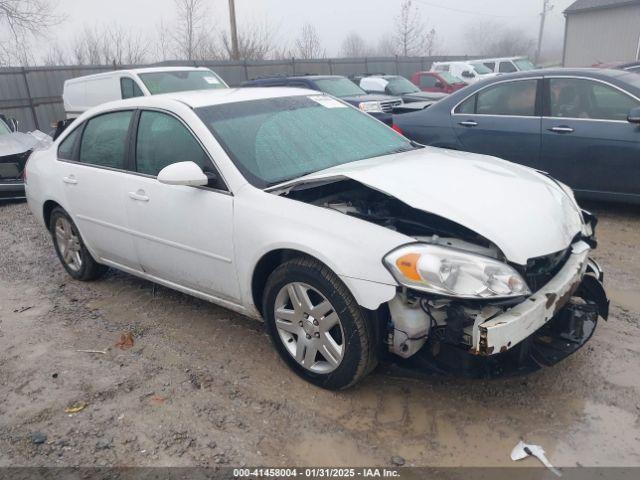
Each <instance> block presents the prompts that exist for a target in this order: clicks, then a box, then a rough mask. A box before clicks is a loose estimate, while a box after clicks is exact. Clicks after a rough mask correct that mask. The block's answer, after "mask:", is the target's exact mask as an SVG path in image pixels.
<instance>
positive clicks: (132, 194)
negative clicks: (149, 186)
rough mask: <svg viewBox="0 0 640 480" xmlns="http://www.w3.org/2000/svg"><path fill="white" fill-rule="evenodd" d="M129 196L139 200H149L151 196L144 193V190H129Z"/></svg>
mask: <svg viewBox="0 0 640 480" xmlns="http://www.w3.org/2000/svg"><path fill="white" fill-rule="evenodd" d="M129 198H132V199H133V200H137V201H138V202H148V201H149V197H147V196H146V195H145V194H144V190H138V191H137V192H129Z"/></svg>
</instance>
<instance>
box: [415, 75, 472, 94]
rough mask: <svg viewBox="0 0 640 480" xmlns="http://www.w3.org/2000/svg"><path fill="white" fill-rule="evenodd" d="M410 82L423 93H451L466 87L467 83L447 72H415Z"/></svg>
mask: <svg viewBox="0 0 640 480" xmlns="http://www.w3.org/2000/svg"><path fill="white" fill-rule="evenodd" d="M411 82H412V83H413V84H414V85H417V86H418V87H419V88H420V90H422V91H423V92H442V93H453V92H455V91H456V90H460V89H461V88H463V87H466V86H467V83H466V82H464V81H462V80H461V79H459V78H458V77H455V76H453V75H451V74H450V73H449V72H416V73H414V74H413V75H411Z"/></svg>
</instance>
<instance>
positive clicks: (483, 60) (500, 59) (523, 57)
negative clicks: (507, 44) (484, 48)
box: [473, 55, 529, 62]
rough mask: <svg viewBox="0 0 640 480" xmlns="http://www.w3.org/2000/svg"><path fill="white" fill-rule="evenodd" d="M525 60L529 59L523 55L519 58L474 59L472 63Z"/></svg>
mask: <svg viewBox="0 0 640 480" xmlns="http://www.w3.org/2000/svg"><path fill="white" fill-rule="evenodd" d="M525 59H527V60H528V59H529V57H526V56H524V55H522V56H519V57H495V58H476V59H474V60H473V61H474V62H500V61H504V60H525Z"/></svg>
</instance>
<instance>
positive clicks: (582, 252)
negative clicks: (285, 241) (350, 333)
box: [285, 180, 609, 377]
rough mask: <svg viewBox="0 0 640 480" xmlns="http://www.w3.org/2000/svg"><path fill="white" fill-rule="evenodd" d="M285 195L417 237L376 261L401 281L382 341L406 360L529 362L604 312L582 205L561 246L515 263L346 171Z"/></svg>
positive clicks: (482, 371) (487, 371) (560, 348)
mask: <svg viewBox="0 0 640 480" xmlns="http://www.w3.org/2000/svg"><path fill="white" fill-rule="evenodd" d="M285 195H286V196H287V197H289V198H292V199H295V200H299V201H303V202H306V203H310V204H314V205H317V206H321V207H324V208H330V209H333V210H337V211H339V212H341V213H343V214H345V215H349V216H353V217H356V218H360V219H362V220H365V221H368V222H372V223H376V224H378V225H381V226H383V227H386V228H390V229H392V230H395V231H398V232H399V233H402V234H405V235H407V236H409V237H412V238H413V239H414V240H415V243H413V244H407V245H405V246H403V247H400V248H398V249H396V250H395V251H393V252H390V253H389V254H388V255H387V256H386V257H385V259H384V260H383V263H384V264H385V266H386V267H387V269H388V270H389V271H390V273H391V274H392V275H393V276H394V277H395V279H396V280H397V281H398V283H399V285H400V287H399V288H398V293H397V294H396V296H395V297H394V298H393V299H392V300H391V301H389V302H388V303H387V304H386V306H385V310H386V308H387V307H388V322H387V330H386V332H385V335H384V338H385V344H386V349H387V350H388V352H390V353H391V354H394V355H392V358H395V359H396V360H397V357H400V358H401V359H403V360H401V361H400V363H402V364H404V365H407V366H412V367H419V368H420V369H422V370H424V369H428V370H432V371H433V370H435V371H439V372H446V373H453V374H461V375H467V376H474V377H478V376H480V377H486V376H492V375H500V374H504V373H507V372H512V373H513V372H518V371H531V370H534V369H537V368H540V367H541V366H549V365H553V364H555V363H557V362H558V361H560V360H562V359H563V358H565V357H566V356H568V355H570V354H571V353H573V352H575V351H576V350H577V349H579V348H580V347H581V346H582V345H584V344H585V343H586V342H587V341H588V340H589V338H590V337H591V335H592V334H593V332H594V330H595V327H596V324H597V320H598V317H602V318H604V319H606V318H607V316H608V310H609V302H608V300H607V297H606V293H605V291H604V288H603V286H602V281H603V275H602V271H601V270H600V268H599V267H598V265H597V264H596V263H595V262H594V261H593V260H591V259H590V258H589V253H590V251H591V249H592V248H595V246H596V242H595V237H594V235H593V230H594V228H595V224H596V220H595V217H593V216H592V215H591V214H589V213H588V212H583V214H582V218H583V219H584V220H583V221H584V225H583V227H584V228H583V231H582V232H580V233H579V234H577V235H576V236H575V238H574V239H573V242H571V245H570V246H569V247H568V248H566V249H564V250H562V251H559V252H555V253H553V254H550V255H545V256H542V257H537V258H532V259H530V260H529V261H528V262H527V264H526V265H518V264H512V263H510V262H509V261H508V260H507V259H506V258H505V256H504V254H503V253H502V251H501V250H500V249H499V248H498V247H497V246H496V245H495V244H493V243H492V242H491V241H489V240H488V239H487V238H484V237H482V236H480V235H479V234H477V233H475V232H474V231H472V230H470V229H468V228H466V227H464V226H462V225H460V224H458V223H455V222H453V221H451V220H448V219H446V218H444V217H441V216H438V215H434V214H431V213H429V212H425V211H424V210H420V209H416V208H413V207H410V206H409V205H407V204H405V203H404V202H402V201H400V200H398V199H397V198H395V197H392V196H390V195H387V194H385V193H383V192H381V191H378V190H376V189H373V188H370V187H367V186H365V185H363V184H361V183H359V182H356V181H353V180H340V181H337V182H336V181H329V182H327V183H324V184H323V183H314V184H312V185H302V186H300V187H298V188H294V189H292V190H289V191H287V192H286V193H285ZM506 228H509V227H506ZM396 356H397V357H396Z"/></svg>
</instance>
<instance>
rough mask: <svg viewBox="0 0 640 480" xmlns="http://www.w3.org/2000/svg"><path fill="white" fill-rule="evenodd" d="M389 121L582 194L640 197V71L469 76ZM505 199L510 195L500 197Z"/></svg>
mask: <svg viewBox="0 0 640 480" xmlns="http://www.w3.org/2000/svg"><path fill="white" fill-rule="evenodd" d="M394 128H395V129H396V130H397V131H400V132H401V133H403V134H404V135H406V136H407V137H409V138H410V139H412V140H415V141H417V142H419V143H422V144H425V145H431V146H437V147H444V148H451V149H455V150H466V151H470V152H475V153H482V154H487V155H493V156H496V157H500V158H503V159H506V160H511V161H513V162H516V163H520V164H523V165H527V166H530V167H533V168H536V169H539V170H544V171H546V172H548V173H550V174H551V175H552V176H554V177H556V178H558V179H559V180H561V181H562V182H564V183H566V184H568V185H569V186H570V187H571V188H573V189H574V190H576V193H577V194H579V195H580V196H582V197H590V198H595V199H605V200H617V201H628V202H633V203H640V76H638V75H637V74H634V73H630V72H626V71H623V70H598V69H549V70H535V71H529V72H521V73H514V74H511V75H509V76H503V77H495V78H491V79H487V80H484V81H481V82H478V83H476V84H473V85H471V86H469V87H467V88H465V89H464V90H461V91H459V92H456V93H454V94H452V95H450V96H449V98H446V99H444V100H441V101H440V102H438V103H435V104H433V105H432V106H431V107H430V108H428V109H426V110H421V111H419V112H415V113H407V114H404V115H399V116H395V117H394ZM505 201H509V199H505Z"/></svg>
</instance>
